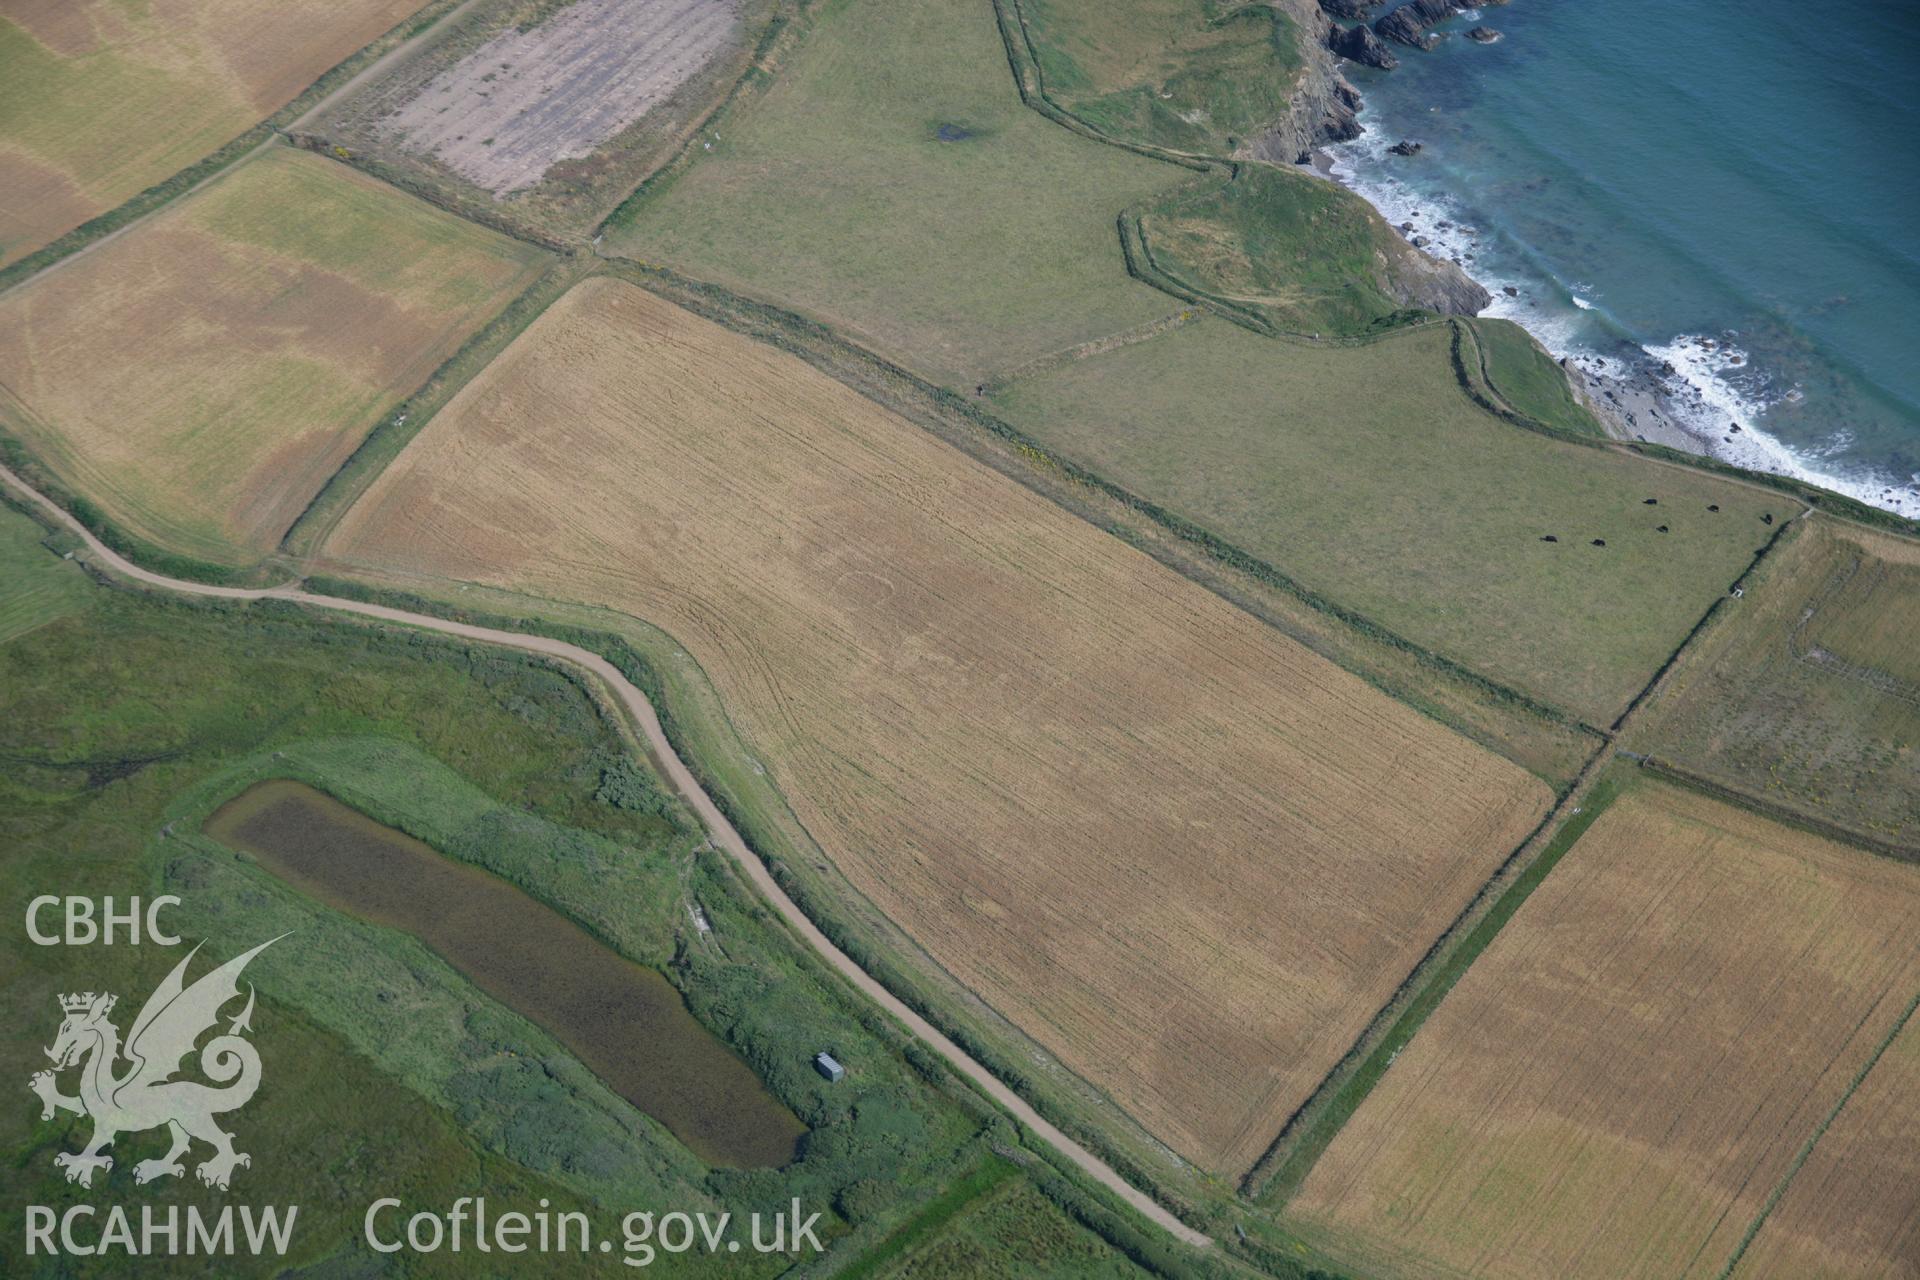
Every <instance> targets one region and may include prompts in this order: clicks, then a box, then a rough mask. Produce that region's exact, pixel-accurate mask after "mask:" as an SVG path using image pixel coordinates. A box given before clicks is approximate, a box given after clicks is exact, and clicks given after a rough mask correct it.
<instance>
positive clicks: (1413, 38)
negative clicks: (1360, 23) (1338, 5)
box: [1373, 0, 1504, 49]
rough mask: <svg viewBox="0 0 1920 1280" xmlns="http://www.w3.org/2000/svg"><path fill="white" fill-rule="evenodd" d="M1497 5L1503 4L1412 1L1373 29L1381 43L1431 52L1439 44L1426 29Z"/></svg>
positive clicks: (1493, 1)
mask: <svg viewBox="0 0 1920 1280" xmlns="http://www.w3.org/2000/svg"><path fill="white" fill-rule="evenodd" d="M1500 3H1504V0H1479V2H1478V3H1475V0H1413V3H1412V4H1404V5H1401V6H1400V7H1399V8H1398V9H1395V10H1394V11H1393V12H1392V13H1390V14H1388V15H1387V16H1386V17H1384V18H1382V19H1380V21H1378V22H1376V23H1374V24H1373V29H1374V31H1375V32H1376V33H1377V34H1379V35H1380V36H1382V37H1383V38H1385V39H1388V40H1397V41H1399V42H1400V43H1401V44H1406V45H1412V46H1413V47H1414V48H1416V49H1431V48H1433V46H1434V45H1436V44H1438V43H1439V42H1440V37H1438V36H1436V35H1434V34H1433V33H1432V32H1431V31H1429V30H1427V28H1429V27H1437V26H1439V25H1440V24H1441V23H1443V22H1445V21H1446V20H1447V19H1448V18H1451V17H1453V16H1454V15H1455V14H1459V13H1465V12H1466V11H1467V10H1469V9H1477V8H1479V7H1481V5H1482V4H1500Z"/></svg>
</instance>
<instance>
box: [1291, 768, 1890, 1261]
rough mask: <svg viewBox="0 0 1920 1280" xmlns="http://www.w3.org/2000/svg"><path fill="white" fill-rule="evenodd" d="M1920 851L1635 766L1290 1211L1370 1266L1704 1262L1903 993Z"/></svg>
mask: <svg viewBox="0 0 1920 1280" xmlns="http://www.w3.org/2000/svg"><path fill="white" fill-rule="evenodd" d="M1916 918H1920V872H1916V871H1915V869H1914V868H1912V867H1908V866H1905V865H1902V864H1900V863H1897V862H1894V861H1891V860H1888V859H1882V858H1877V857H1874V856H1872V855H1868V854H1864V853H1861V852H1859V851H1857V850H1853V849H1850V848H1847V847H1845V846H1842V845H1837V844H1834V843H1831V842H1829V841H1825V840H1822V839H1820V838H1819V837H1816V836H1812V835H1808V834H1805V833H1803V832H1800V831H1797V830H1792V829H1789V828H1786V827H1783V826H1780V825H1778V824H1775V823H1771V822H1769V821H1767V820H1766V819H1764V818H1760V817H1758V816H1756V815H1754V814H1751V813H1748V812H1746V811H1743V810H1739V809H1734V808H1731V807H1729V806H1727V805H1724V804H1721V803H1720V802H1718V801H1716V800H1712V799H1709V798H1707V797H1704V796H1701V795H1698V794H1696V793H1694V792H1690V791H1681V790H1678V789H1676V788H1670V787H1667V786H1665V785H1663V784H1659V783H1654V782H1651V781H1646V780H1644V779H1642V780H1640V781H1638V782H1637V783H1636V784H1635V785H1634V786H1633V787H1632V788H1631V789H1630V790H1629V791H1627V792H1626V793H1625V794H1624V795H1622V796H1621V797H1620V798H1619V799H1618V800H1616V801H1614V803H1613V805H1612V807H1611V808H1609V809H1608V810H1607V811H1606V812H1605V813H1603V814H1601V815H1600V817H1599V819H1598V820H1597V821H1596V822H1595V823H1594V825H1593V827H1592V828H1591V829H1590V830H1588V831H1587V833H1586V834H1585V835H1584V836H1583V837H1582V838H1581V840H1580V841H1579V843H1578V844H1576V845H1575V846H1574V848H1573V849H1572V850H1570V851H1569V852H1568V854H1567V856H1566V857H1565V859H1564V860H1563V861H1562V862H1561V863H1560V864H1559V865H1558V866H1557V867H1556V868H1555V869H1554V871H1553V873H1552V874H1551V875H1549V876H1548V877H1547V879H1546V881H1545V882H1544V883H1543V884H1542V885H1541V887H1540V888H1539V889H1538V890H1536V891H1535V893H1534V895H1533V896H1532V897H1531V898H1530V899H1529V900H1528V901H1527V903H1526V904H1525V905H1524V906H1523V907H1522V908H1521V909H1520V912H1519V914H1518V915H1516V916H1515V917H1514V919H1513V921H1512V922H1511V923H1510V924H1509V925H1508V926H1507V927H1506V929H1505V930H1504V931H1503V932H1502V933H1501V934H1500V936H1499V937H1498V938H1496V939H1495V940H1494V942H1493V944H1492V946H1490V947H1489V948H1488V949H1487V951H1486V953H1485V954H1484V955H1483V956H1482V957H1481V958H1480V960H1479V961H1478V962H1477V963H1476V964H1475V965H1474V966H1473V968H1472V969H1471V970H1469V971H1468V973H1467V975H1466V977H1465V978H1463V979H1462V980H1461V982H1460V984H1459V986H1457V987H1456V988H1455V989H1454V990H1453V991H1452V992H1451V993H1450V994H1449V995H1448V996H1447V998H1446V1000H1445V1002H1444V1003H1442V1005H1441V1006H1440V1008H1439V1009H1438V1010H1437V1011H1436V1012H1435V1013H1434V1015H1433V1017H1432V1018H1431V1019H1430V1020H1429V1021H1428V1022H1427V1024H1426V1025H1425V1027H1424V1028H1422V1030H1421V1031H1420V1033H1419V1035H1418V1036H1417V1037H1416V1038H1415V1039H1414V1041H1413V1042H1412V1044H1410V1045H1409V1046H1408V1047H1407V1048H1406V1050H1405V1051H1404V1052H1403V1053H1401V1055H1400V1057H1399V1059H1398V1060H1397V1061H1396V1062H1395V1063H1394V1064H1393V1065H1392V1066H1391V1067H1390V1068H1389V1069H1388V1071H1387V1073H1386V1075H1385V1076H1384V1077H1383V1078H1382V1080H1381V1082H1380V1083H1379V1085H1377V1086H1376V1087H1375V1089H1374V1091H1373V1093H1372V1094H1371V1095H1370V1096H1369V1097H1368V1099H1367V1100H1366V1102H1364V1103H1363V1104H1362V1105H1361V1107H1360V1109H1359V1111H1358V1112H1357V1113H1356V1114H1355V1115H1354V1117H1353V1118H1352V1119H1351V1120H1350V1121H1349V1122H1348V1123H1347V1125H1346V1127H1345V1129H1343V1130H1342V1132H1341V1133H1340V1135H1339V1137H1337V1138H1336V1139H1335V1140H1334V1142H1333V1145H1332V1146H1330V1147H1329V1148H1328V1149H1327V1152H1326V1154H1325V1155H1324V1156H1322V1157H1321V1159H1320V1162H1319V1163H1318V1165H1316V1166H1315V1168H1314V1170H1313V1172H1312V1173H1311V1174H1310V1175H1309V1176H1308V1179H1307V1181H1306V1183H1305V1185H1304V1186H1303V1187H1302V1188H1301V1190H1300V1193H1299V1195H1298V1196H1297V1197H1296V1198H1295V1199H1294V1200H1293V1202H1292V1203H1291V1204H1290V1206H1289V1209H1290V1211H1291V1213H1292V1214H1293V1215H1294V1217H1295V1220H1296V1223H1297V1224H1298V1225H1300V1226H1302V1228H1303V1229H1304V1230H1306V1231H1307V1232H1308V1234H1309V1236H1310V1238H1311V1237H1318V1236H1324V1238H1325V1240H1326V1241H1327V1242H1329V1243H1330V1242H1333V1241H1339V1242H1341V1243H1342V1244H1344V1245H1346V1246H1348V1248H1349V1250H1350V1252H1349V1254H1348V1256H1350V1257H1352V1258H1353V1259H1355V1260H1356V1261H1358V1260H1360V1259H1368V1260H1370V1261H1371V1262H1372V1263H1373V1269H1374V1270H1375V1271H1376V1272H1377V1273H1378V1274H1381V1275H1387V1276H1392V1275H1413V1276H1503V1277H1516V1278H1524V1280H1537V1278H1538V1277H1540V1276H1558V1277H1585V1276H1591V1277H1595V1278H1596V1280H1600V1278H1605V1280H1621V1278H1623V1277H1630V1276H1647V1277H1661V1278H1663V1280H1671V1278H1672V1277H1679V1276H1718V1275H1719V1274H1720V1273H1721V1271H1722V1269H1723V1268H1724V1267H1725V1266H1726V1265H1727V1263H1728V1262H1729V1261H1730V1260H1731V1258H1732V1257H1733V1255H1734V1250H1735V1249H1736V1248H1737V1247H1738V1246H1739V1244H1740V1241H1741V1240H1742V1239H1743V1237H1744V1236H1745V1235H1746V1233H1747V1231H1748V1230H1749V1228H1750V1227H1751V1225H1752V1224H1753V1223H1754V1222H1755V1221H1756V1220H1757V1218H1758V1216H1759V1215H1760V1213H1761V1211H1762V1209H1763V1208H1764V1207H1765V1205H1766V1203H1767V1201H1768V1199H1769V1197H1770V1196H1771V1194H1772V1193H1773V1191H1774V1190H1775V1188H1777V1187H1778V1186H1780V1185H1781V1182H1782V1179H1783V1178H1784V1177H1785V1176H1786V1175H1787V1174H1788V1173H1789V1172H1790V1170H1791V1168H1792V1165H1793V1162H1794V1160H1795V1159H1796V1158H1797V1157H1798V1155H1799V1153H1800V1152H1801V1150H1802V1149H1803V1148H1804V1146H1805V1144H1806V1142H1807V1140H1808V1139H1809V1138H1811V1137H1812V1136H1813V1135H1814V1134H1815V1132H1816V1131H1817V1130H1818V1127H1819V1126H1820V1125H1821V1124H1822V1123H1823V1122H1824V1121H1825V1120H1826V1118H1827V1117H1828V1115H1829V1114H1831V1112H1832V1111H1833V1108H1834V1107H1835V1106H1836V1105H1837V1104H1838V1103H1839V1102H1840V1101H1841V1099H1842V1098H1844V1097H1845V1096H1846V1094H1847V1091H1848V1089H1849V1088H1850V1087H1851V1085H1852V1083H1853V1081H1854V1079H1855V1077H1856V1076H1857V1075H1858V1073H1859V1072H1860V1071H1861V1069H1862V1068H1863V1067H1864V1066H1865V1065H1866V1064H1867V1063H1868V1062H1870V1061H1871V1060H1872V1056H1873V1054H1874V1053H1875V1052H1876V1051H1877V1050H1878V1048H1879V1047H1880V1046H1881V1045H1882V1044H1883V1043H1884V1042H1885V1040H1886V1037H1887V1036H1888V1035H1889V1034H1891V1032H1892V1031H1893V1029H1894V1028H1895V1027H1896V1026H1897V1025H1898V1020H1899V1018H1900V1017H1901V1015H1902V1014H1903V1012H1904V1010H1905V1009H1906V1008H1907V1006H1908V1002H1909V1001H1910V1000H1911V999H1912V997H1913V995H1914V993H1915V992H1916V991H1920V932H1916V931H1915V929H1914V928H1913V921H1914V920H1915V919H1916Z"/></svg>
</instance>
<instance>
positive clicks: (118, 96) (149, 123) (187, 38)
mask: <svg viewBox="0 0 1920 1280" xmlns="http://www.w3.org/2000/svg"><path fill="white" fill-rule="evenodd" d="M424 2H425V0H280V2H278V3H274V4H260V3H258V2H257V0H191V3H179V2H175V3H164V2H163V3H159V4H153V5H144V4H143V5H130V4H124V3H118V2H116V0H14V2H12V3H9V4H7V5H6V6H5V7H4V9H3V10H0V66H3V67H5V68H6V74H5V75H0V266H5V265H6V264H7V263H9V262H12V261H14V260H15V259H18V258H21V257H24V256H25V255H27V254H29V253H31V252H33V251H34V250H35V249H38V248H40V247H41V246H42V245H44V244H47V243H48V242H50V241H52V240H55V239H58V238H59V237H60V236H62V235H64V234H65V233H66V232H68V231H71V230H72V229H73V228H75V227H77V226H79V225H80V224H81V223H83V222H85V221H87V220H88V219H89V218H92V217H95V216H97V215H99V214H102V213H105V212H106V211H107V210H109V209H112V208H114V207H115V206H117V205H119V204H121V203H123V202H124V201H126V200H127V199H128V198H130V197H132V196H135V195H138V194H139V193H140V192H141V191H144V190H145V189H146V188H148V187H150V186H153V185H154V184H156V183H158V182H161V181H163V180H165V179H166V178H168V177H170V176H171V175H172V174H174V173H175V172H177V171H178V170H181V169H184V168H186V167H187V166H189V165H191V164H193V163H194V162H195V161H197V160H199V159H201V158H202V157H204V156H206V155H208V154H210V153H211V152H213V151H216V150H218V149H219V148H220V147H221V146H222V145H223V144H224V143H226V142H228V141H229V140H231V139H232V138H234V137H237V136H238V135H240V134H242V133H245V132H246V131H247V130H248V129H249V128H251V127H252V126H253V125H254V124H255V123H256V122H258V121H259V120H261V119H262V118H264V117H266V116H269V115H272V114H273V113H274V112H275V111H277V110H279V109H280V108H281V107H283V106H285V105H286V104H287V103H288V102H291V101H292V100H293V99H294V97H296V96H297V95H298V94H299V93H300V91H301V90H302V89H305V88H306V87H307V86H308V85H309V84H311V83H312V82H313V81H314V80H316V79H318V78H319V77H320V76H321V75H322V74H323V73H324V72H326V71H327V70H328V69H329V68H330V67H332V66H334V65H335V64H336V63H338V62H340V61H342V60H343V59H345V58H346V57H347V56H348V55H349V54H352V53H354V52H355V51H357V50H359V49H360V48H362V47H364V46H365V45H367V44H369V43H371V42H372V41H373V40H374V39H375V38H376V37H378V36H380V35H382V34H383V33H385V32H386V31H387V30H388V29H389V28H391V27H393V26H395V25H396V24H398V23H399V22H400V21H401V20H402V19H404V18H406V17H407V16H408V15H409V14H411V13H413V12H414V11H415V10H417V9H419V8H421V7H422V6H423V4H424Z"/></svg>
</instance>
